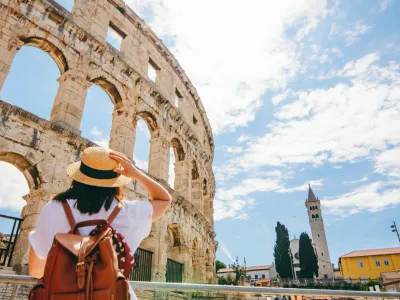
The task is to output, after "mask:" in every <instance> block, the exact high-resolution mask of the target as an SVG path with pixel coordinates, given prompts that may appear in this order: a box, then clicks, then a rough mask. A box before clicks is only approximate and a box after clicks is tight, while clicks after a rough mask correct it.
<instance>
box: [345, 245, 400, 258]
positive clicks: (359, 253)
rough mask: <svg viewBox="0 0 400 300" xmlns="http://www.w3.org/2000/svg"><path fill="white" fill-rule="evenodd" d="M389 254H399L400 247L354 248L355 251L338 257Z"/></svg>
mask: <svg viewBox="0 0 400 300" xmlns="http://www.w3.org/2000/svg"><path fill="white" fill-rule="evenodd" d="M390 254H400V247H395V248H382V249H371V250H356V251H353V252H350V253H347V254H345V255H342V256H341V257H340V258H347V257H361V256H374V255H390Z"/></svg>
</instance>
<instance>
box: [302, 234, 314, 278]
mask: <svg viewBox="0 0 400 300" xmlns="http://www.w3.org/2000/svg"><path fill="white" fill-rule="evenodd" d="M299 261H300V269H301V276H302V277H303V278H313V277H314V275H315V276H316V277H318V258H317V256H316V255H315V251H314V247H313V245H312V243H311V239H310V237H309V236H308V234H307V232H303V233H302V234H300V242H299Z"/></svg>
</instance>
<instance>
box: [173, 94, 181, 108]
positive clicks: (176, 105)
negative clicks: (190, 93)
mask: <svg viewBox="0 0 400 300" xmlns="http://www.w3.org/2000/svg"><path fill="white" fill-rule="evenodd" d="M182 98H183V97H182V94H181V93H179V91H178V89H175V99H174V104H175V107H177V108H178V107H179V103H180V102H181V101H182Z"/></svg>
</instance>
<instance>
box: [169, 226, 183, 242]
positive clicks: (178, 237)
mask: <svg viewBox="0 0 400 300" xmlns="http://www.w3.org/2000/svg"><path fill="white" fill-rule="evenodd" d="M168 236H169V242H168V243H169V247H180V246H182V245H183V243H184V241H183V235H182V229H181V227H180V225H179V224H177V223H174V224H171V225H169V226H168Z"/></svg>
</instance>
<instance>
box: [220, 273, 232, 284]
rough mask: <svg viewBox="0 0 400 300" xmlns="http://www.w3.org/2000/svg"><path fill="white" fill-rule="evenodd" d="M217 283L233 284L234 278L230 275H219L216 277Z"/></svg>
mask: <svg viewBox="0 0 400 300" xmlns="http://www.w3.org/2000/svg"><path fill="white" fill-rule="evenodd" d="M218 284H219V285H233V284H234V280H233V278H232V276H231V275H228V276H227V277H225V276H221V277H218Z"/></svg>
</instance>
